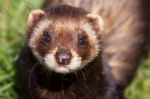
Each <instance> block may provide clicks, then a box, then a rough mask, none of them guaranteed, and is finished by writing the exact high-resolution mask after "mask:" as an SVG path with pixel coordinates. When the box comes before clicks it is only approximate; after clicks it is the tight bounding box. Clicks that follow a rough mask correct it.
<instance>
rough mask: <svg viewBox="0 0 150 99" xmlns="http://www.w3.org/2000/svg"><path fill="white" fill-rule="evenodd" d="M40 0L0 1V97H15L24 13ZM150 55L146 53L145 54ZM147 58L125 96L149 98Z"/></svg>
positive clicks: (24, 30)
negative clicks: (17, 60)
mask: <svg viewBox="0 0 150 99" xmlns="http://www.w3.org/2000/svg"><path fill="white" fill-rule="evenodd" d="M42 2H43V1H42V0H0V99H17V98H18V94H17V92H16V91H15V89H14V86H15V73H16V70H15V65H14V63H15V61H16V59H17V57H18V53H19V51H20V48H21V47H22V45H23V41H24V35H25V32H26V22H27V16H28V14H29V12H30V11H31V10H32V9H35V8H39V7H40V5H41V4H42ZM149 56H150V55H149ZM149 65H150V57H149V58H147V59H146V60H144V61H143V62H142V63H141V65H140V67H139V69H138V72H137V76H136V78H135V80H134V81H133V83H132V84H131V85H130V86H129V87H128V88H127V90H126V93H125V94H126V96H127V97H128V99H150V66H149Z"/></svg>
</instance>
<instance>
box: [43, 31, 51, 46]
mask: <svg viewBox="0 0 150 99" xmlns="http://www.w3.org/2000/svg"><path fill="white" fill-rule="evenodd" d="M43 41H44V42H45V43H49V42H50V41H51V35H50V33H49V32H43Z"/></svg>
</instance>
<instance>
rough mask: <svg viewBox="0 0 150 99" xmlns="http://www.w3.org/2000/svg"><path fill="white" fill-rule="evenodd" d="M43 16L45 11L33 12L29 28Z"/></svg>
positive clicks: (29, 20)
mask: <svg viewBox="0 0 150 99" xmlns="http://www.w3.org/2000/svg"><path fill="white" fill-rule="evenodd" d="M43 15H44V11H43V10H41V9H37V10H33V11H31V12H30V14H29V16H28V27H32V26H33V25H34V24H35V23H36V22H37V21H38V20H39V19H40V18H42V16H43Z"/></svg>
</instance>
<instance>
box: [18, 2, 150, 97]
mask: <svg viewBox="0 0 150 99" xmlns="http://www.w3.org/2000/svg"><path fill="white" fill-rule="evenodd" d="M47 2H50V3H45V6H47V5H49V4H52V5H53V4H54V5H55V4H56V5H58V4H69V5H73V6H79V7H82V8H84V9H86V10H87V11H89V12H93V10H94V9H96V8H97V7H98V6H101V7H100V8H99V10H97V12H96V13H100V15H102V16H103V18H104V23H105V36H104V40H103V42H104V43H103V44H104V45H103V52H102V53H100V54H99V56H98V57H97V58H96V59H95V60H94V61H93V62H92V63H90V64H88V66H86V68H84V69H83V70H82V71H79V72H78V73H77V74H76V75H75V74H69V75H60V74H56V73H54V72H52V73H51V74H48V73H47V72H46V71H45V69H43V68H42V65H41V64H40V63H39V62H38V61H37V60H36V59H35V58H34V56H33V54H32V52H31V49H30V48H28V45H26V46H25V47H24V48H23V51H22V54H21V55H20V58H19V72H20V74H21V78H22V81H23V82H24V86H25V89H26V92H27V93H28V95H29V97H30V99H32V98H33V99H122V98H123V91H124V88H125V86H127V85H128V83H129V82H130V81H131V79H132V78H133V76H134V72H135V70H136V68H137V64H138V63H139V60H140V57H141V55H142V51H143V49H144V48H143V47H142V46H143V45H144V44H145V43H144V42H148V38H149V34H148V33H149V27H148V24H149V23H148V22H146V21H147V19H148V17H147V16H146V15H145V14H146V13H147V12H149V10H148V11H146V13H145V12H143V10H145V9H146V7H147V8H148V6H144V5H148V3H149V1H147V0H131V1H130V0H123V1H119V0H111V1H107V0H106V2H104V0H97V1H96V0H95V2H94V1H90V0H85V1H83V2H84V3H81V2H82V1H81V0H74V1H73V0H69V1H68V0H67V1H66V0H54V1H52V0H47ZM119 2H124V3H122V4H120V6H119V7H120V8H117V7H116V8H115V6H116V5H118V4H119ZM135 2H137V3H135ZM145 2H146V3H145ZM107 5H109V6H107ZM94 7H95V8H94ZM92 8H93V9H92ZM61 10H63V9H61ZM68 10H69V9H68ZM58 12H59V13H58ZM62 12H63V11H57V12H56V13H55V14H58V15H59V14H60V15H61V14H62V15H63V13H64V12H63V13H62ZM77 12H78V11H77ZM81 13H83V12H82V11H81ZM53 14H54V13H53ZM66 14H67V13H66ZM68 14H70V13H68ZM72 15H73V16H75V15H74V14H72ZM41 18H42V16H41V17H40V19H41ZM146 18H147V19H146ZM37 20H39V19H38V18H37ZM128 20H130V21H129V23H128ZM34 24H36V22H35V23H34ZM33 26H34V25H33ZM31 29H32V28H31ZM31 31H32V30H29V31H28V33H30V32H31ZM146 32H147V33H146ZM28 38H30V35H29V34H28V35H27V39H28ZM145 39H147V41H146V40H145ZM26 41H28V40H26ZM58 42H59V41H58ZM26 44H27V43H26ZM41 46H42V43H40V42H39V47H38V48H43V47H41ZM40 50H41V53H44V52H45V51H43V49H40ZM44 50H45V49H44ZM135 52H136V53H135ZM109 61H113V62H119V63H120V64H119V66H118V65H116V66H115V65H113V66H111V65H110V64H109ZM33 69H34V70H33ZM31 74H32V75H31ZM112 74H113V76H111V75H112ZM114 77H115V79H114ZM29 97H28V99H29ZM31 97H32V98H31Z"/></svg>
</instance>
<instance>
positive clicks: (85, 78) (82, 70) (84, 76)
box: [81, 70, 86, 81]
mask: <svg viewBox="0 0 150 99" xmlns="http://www.w3.org/2000/svg"><path fill="white" fill-rule="evenodd" d="M81 73H82V76H83V78H84V80H85V81H86V77H85V75H84V72H83V70H81Z"/></svg>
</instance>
